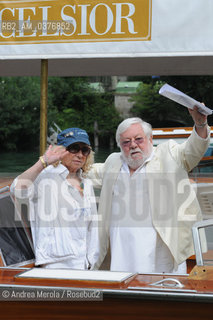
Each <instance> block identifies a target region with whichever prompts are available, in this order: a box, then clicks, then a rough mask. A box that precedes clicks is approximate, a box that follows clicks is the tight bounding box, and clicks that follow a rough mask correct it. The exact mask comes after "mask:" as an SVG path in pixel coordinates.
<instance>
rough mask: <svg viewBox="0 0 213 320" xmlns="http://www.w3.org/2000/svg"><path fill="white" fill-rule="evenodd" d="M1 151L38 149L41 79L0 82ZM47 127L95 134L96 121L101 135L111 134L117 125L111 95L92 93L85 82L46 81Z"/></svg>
mask: <svg viewBox="0 0 213 320" xmlns="http://www.w3.org/2000/svg"><path fill="white" fill-rule="evenodd" d="M0 112H1V127H0V143H1V150H8V151H16V150H20V151H21V150H34V149H38V148H39V131H40V78H39V77H13V78H9V77H8V78H0ZM47 118H48V124H49V125H51V124H52V122H56V123H57V124H58V125H59V126H60V127H61V128H62V129H65V128H68V127H72V126H78V127H82V128H84V129H86V130H87V131H88V133H90V134H92V133H93V132H94V122H95V121H97V123H98V128H99V130H100V135H102V136H106V137H107V135H110V134H111V133H113V134H114V131H115V128H116V127H117V124H118V122H119V116H118V113H117V112H116V110H115V107H114V105H113V96H112V94H110V93H106V94H102V93H99V92H97V91H94V89H91V88H90V86H89V82H88V79H87V78H80V77H79V78H57V77H50V78H49V79H48V116H47Z"/></svg>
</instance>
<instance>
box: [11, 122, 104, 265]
mask: <svg viewBox="0 0 213 320" xmlns="http://www.w3.org/2000/svg"><path fill="white" fill-rule="evenodd" d="M92 163H93V152H92V149H91V146H90V141H89V137H88V134H87V133H86V131H85V130H82V129H80V128H69V129H66V130H64V131H62V132H61V133H60V134H59V135H58V137H57V146H54V147H53V146H50V147H49V148H48V149H47V151H46V152H45V154H44V155H43V156H41V157H40V158H39V160H38V161H37V162H36V163H35V164H34V165H33V166H32V167H31V168H29V169H28V170H26V171H25V172H23V173H22V174H21V175H20V176H18V177H17V178H16V179H15V180H14V182H13V184H12V186H11V193H12V194H13V195H14V196H15V198H16V200H18V202H19V203H21V202H22V201H23V200H24V201H26V200H27V201H28V204H29V212H30V223H31V230H32V238H33V244H34V249H35V258H36V259H35V265H39V266H42V267H44V268H71V269H93V268H94V265H95V264H96V262H97V260H98V254H99V242H98V229H97V210H96V203H95V196H94V192H93V188H92V183H91V181H90V180H89V179H87V178H86V174H87V171H88V170H89V168H90V166H91V165H92Z"/></svg>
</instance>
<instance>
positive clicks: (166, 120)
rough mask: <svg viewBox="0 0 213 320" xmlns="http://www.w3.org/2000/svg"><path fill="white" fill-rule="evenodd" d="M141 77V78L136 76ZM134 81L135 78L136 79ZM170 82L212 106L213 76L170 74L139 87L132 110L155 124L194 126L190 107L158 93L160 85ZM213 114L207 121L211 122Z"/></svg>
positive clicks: (162, 125)
mask: <svg viewBox="0 0 213 320" xmlns="http://www.w3.org/2000/svg"><path fill="white" fill-rule="evenodd" d="M136 79H137V80H142V79H141V78H138V77H137V78H136ZM133 80H135V78H133ZM165 83H168V84H170V85H172V86H174V87H175V88H177V89H179V90H181V91H183V92H184V93H186V94H188V95H189V96H191V97H193V98H194V99H197V100H198V101H201V102H204V103H205V105H206V106H208V107H210V108H212V109H213V77H209V76H199V77H198V76H197V77H196V76H193V77H192V76H176V77H175V76H168V77H165V76H164V77H158V78H154V79H153V78H151V77H147V79H146V82H143V85H142V86H141V87H140V88H139V89H138V91H137V94H136V95H135V96H134V97H133V101H134V105H133V108H132V110H131V112H132V114H133V115H134V116H139V117H141V118H143V119H144V120H146V121H148V122H150V123H151V124H152V126H153V127H155V128H159V127H174V126H192V125H193V122H192V118H191V117H190V115H189V113H188V110H187V108H184V107H182V106H180V105H179V104H177V103H176V102H174V101H172V100H170V99H167V98H165V97H163V96H161V95H159V93H158V92H159V89H160V87H161V86H162V85H163V84H165ZM212 121H213V119H212V116H209V117H208V122H209V124H210V125H212Z"/></svg>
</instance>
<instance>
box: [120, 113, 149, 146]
mask: <svg viewBox="0 0 213 320" xmlns="http://www.w3.org/2000/svg"><path fill="white" fill-rule="evenodd" d="M136 123H139V124H140V125H141V128H142V129H143V131H144V133H145V135H146V137H147V138H150V137H151V136H152V126H151V124H149V123H148V122H146V121H143V120H142V119H141V118H127V119H125V120H123V121H122V122H121V123H120V124H119V126H118V128H117V130H116V134H115V139H116V142H117V145H118V147H120V135H121V134H122V133H123V132H124V131H126V130H127V129H128V128H129V127H130V126H131V125H132V124H136Z"/></svg>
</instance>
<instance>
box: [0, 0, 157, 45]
mask: <svg viewBox="0 0 213 320" xmlns="http://www.w3.org/2000/svg"><path fill="white" fill-rule="evenodd" d="M151 13H152V0H129V1H112V0H105V1H101V2H100V1H96V0H80V1H77V0H60V1H56V0H43V1H34V0H31V1H25V0H22V1H13V0H11V1H0V44H4V45H5V44H18V43H20V44H30V43H31V44H36V43H60V42H61V43H63V42H66V43H69V42H70V43H72V42H99V41H104V42H106V41H131V40H134V41H138V40H139V41H145V40H146V41H148V40H151V17H152V15H151Z"/></svg>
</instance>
